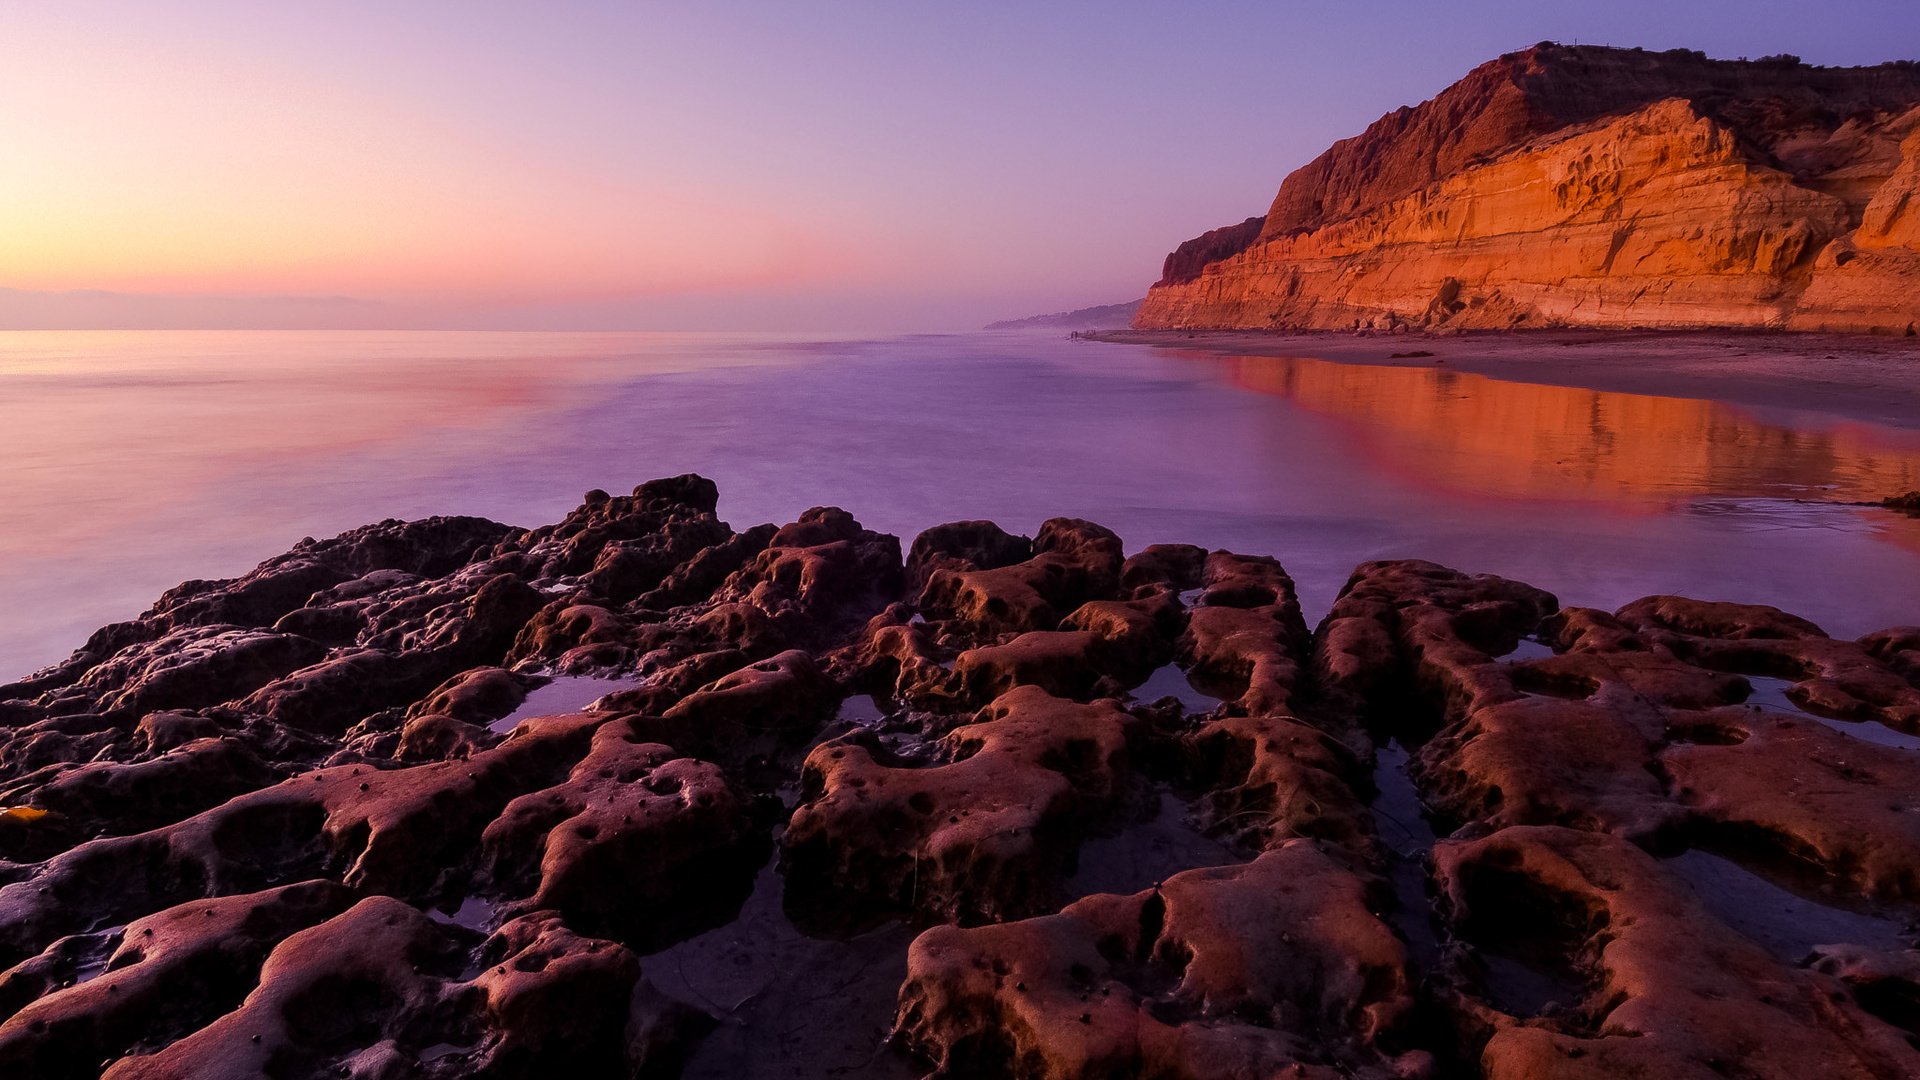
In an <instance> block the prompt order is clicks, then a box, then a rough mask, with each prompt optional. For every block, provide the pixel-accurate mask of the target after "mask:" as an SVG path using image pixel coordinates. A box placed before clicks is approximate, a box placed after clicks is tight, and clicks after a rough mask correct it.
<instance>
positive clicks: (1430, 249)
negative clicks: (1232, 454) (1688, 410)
mask: <svg viewBox="0 0 1920 1080" xmlns="http://www.w3.org/2000/svg"><path fill="white" fill-rule="evenodd" d="M1916 177H1920V67H1916V66H1914V65H1913V64H1910V63H1897V64H1885V65H1881V66H1879V67H1873V68H1845V69H1838V68H1819V67H1810V66H1808V65H1805V64H1801V63H1800V62H1798V61H1797V60H1795V59H1794V58H1792V57H1775V58H1768V59H1764V60H1759V61H1752V62H1748V61H1716V60H1708V59H1706V58H1705V57H1703V56H1701V55H1700V54H1697V53H1690V52H1685V51H1674V52H1666V53H1649V52H1645V51H1643V50H1638V49H1610V48H1599V47H1591V46H1586V47H1571V48H1570V47H1564V46H1558V45H1552V44H1545V43H1543V44H1541V45H1539V46H1536V47H1534V48H1531V49H1528V50H1525V51H1523V52H1518V53H1512V54H1509V55H1507V56H1503V57H1501V58H1499V59H1498V60H1494V61H1492V62H1490V63H1488V64H1485V65H1483V66H1481V67H1479V68H1477V69H1475V70H1474V71H1473V72H1471V73H1470V74H1468V75H1467V76H1466V78H1464V79H1462V80H1461V81H1460V82H1458V83H1456V84H1454V85H1453V86H1451V87H1449V88H1448V89H1446V90H1445V91H1443V92H1442V93H1440V94H1439V95H1438V96H1436V97H1435V98H1433V99H1432V100H1430V101H1427V102H1424V103H1422V104H1420V105H1418V106H1415V107H1412V108H1402V109H1400V110H1398V111H1396V112H1393V113H1390V114H1388V115H1387V116H1385V117H1383V118H1381V119H1380V120H1379V121H1378V122H1376V123H1375V124H1373V126H1371V127H1369V128H1368V129H1367V130H1366V131H1365V132H1364V133H1363V134H1361V135H1359V136H1356V137H1354V138H1352V139H1347V140H1344V141H1342V142H1340V143H1337V144H1335V145H1334V146H1333V147H1332V148H1331V149H1329V150H1328V151H1327V152H1326V153H1325V154H1323V155H1321V156H1320V157H1319V158H1317V159H1315V160H1314V161H1313V162H1311V163H1310V164H1308V165H1306V166H1305V167H1303V168H1301V169H1300V170H1298V171H1297V172H1295V173H1293V174H1292V175H1291V176H1289V177H1287V179H1286V181H1285V182H1284V183H1283V184H1282V185H1281V187H1280V191H1279V194H1278V195H1276V196H1275V198H1274V201H1273V205H1272V207H1271V208H1270V209H1269V210H1268V212H1267V214H1266V216H1265V217H1264V218H1251V219H1248V220H1247V221H1246V222H1243V223H1241V224H1240V225H1235V226H1228V227H1225V228H1222V229H1216V230H1214V231H1212V232H1209V233H1207V234H1205V235H1204V236H1201V237H1198V238H1196V239H1194V240H1191V241H1188V242H1187V243H1185V244H1183V245H1181V246H1180V248H1179V249H1177V250H1176V251H1174V252H1173V253H1172V254H1171V255H1169V256H1168V257H1167V260H1166V266H1165V268H1164V272H1163V274H1162V276H1161V279H1160V281H1159V282H1158V283H1157V284H1155V285H1154V286H1153V288H1152V290H1151V291H1150V292H1149V293H1148V295H1147V298H1146V300H1145V301H1144V303H1143V304H1142V306H1141V308H1140V310H1139V312H1138V313H1137V315H1136V316H1135V320H1134V325H1135V326H1136V327H1141V328H1236V329H1349V328H1371V329H1405V328H1428V329H1432V328H1446V327H1455V328H1493V329H1507V328H1519V327H1524V328H1536V327H1555V326H1562V327H1566V326H1580V327H1742V328H1760V327H1766V328H1787V329H1797V330H1845V331H1866V332H1877V333H1903V334H1904V333H1912V332H1914V330H1915V327H1916V324H1917V323H1920V290H1916V288H1915V286H1916V285H1917V284H1920V231H1917V230H1920V200H1917V199H1916V198H1915V197H1914V196H1915V192H1916V190H1920V189H1917V188H1916V182H1917V181H1916Z"/></svg>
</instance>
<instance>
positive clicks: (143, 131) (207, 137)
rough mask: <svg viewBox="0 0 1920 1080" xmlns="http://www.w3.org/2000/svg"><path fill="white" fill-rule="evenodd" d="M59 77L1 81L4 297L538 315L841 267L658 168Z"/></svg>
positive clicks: (218, 76)
mask: <svg viewBox="0 0 1920 1080" xmlns="http://www.w3.org/2000/svg"><path fill="white" fill-rule="evenodd" d="M96 59H97V58H96ZM66 65H67V58H65V57H61V56H58V55H53V54H48V53H46V52H44V51H39V50H31V49H26V50H17V51H15V50H10V55H9V58H8V63H7V65H5V66H4V67H3V68H0V99H5V100H10V101H12V102H15V103H20V102H33V103H34V105H35V107H34V108H31V109H27V108H15V109H10V110H6V111H5V112H4V113H0V140H3V141H4V143H5V145H6V146H7V148H8V150H7V154H6V155H5V156H4V158H3V159H0V237H4V242H0V287H4V288H12V289H22V290H34V291H53V292H63V291H75V290H107V291H123V292H132V293H158V294H198V295H298V296H313V295H322V296H327V295H350V296H355V297H362V298H372V299H379V300H396V299H398V300H404V301H419V300H427V301H457V302H468V303H486V302H492V301H497V300H502V299H507V298H511V299H513V300H516V301H529V300H531V301H536V302H538V301H572V300H582V299H598V298H608V297H626V296H644V295H650V294H659V293H684V292H701V291H711V290H727V289H749V288H761V289H769V288H783V287H792V286H796V285H800V284H803V283H809V282H818V281H830V280H834V279H837V278H841V277H844V276H845V275H847V274H849V273H852V272H854V269H855V260H854V258H853V256H852V255H851V253H850V252H849V251H848V250H847V249H846V248H845V246H844V245H840V244H837V243H835V242H834V241H832V240H831V239H830V237H829V235H828V234H826V233H824V232H823V231H822V230H820V229H818V228H815V227H802V226H800V225H797V224H795V223H793V222H791V221H786V220H782V219H780V218H777V217H775V216H774V215H772V214H770V213H768V212H765V211H763V210H760V209H757V208H756V207H754V206H752V205H742V200H739V199H735V198H729V197H728V193H726V192H709V191H702V190H698V189H697V187H696V186H695V185H694V184H693V183H692V182H690V180H689V179H688V178H683V177H679V176H676V175H674V174H673V171H672V170H671V169H670V168H661V169H659V170H650V171H647V172H646V173H644V174H641V175H638V176H634V175H626V174H623V173H621V172H619V171H616V170H612V169H600V170H596V168H595V167H594V164H593V163H592V162H571V161H570V162H567V163H564V164H563V163H561V162H558V161H552V160H542V159H540V158H539V157H538V155H537V152H535V151H534V150H533V148H528V147H516V146H502V145H489V144H487V143H486V142H485V141H484V140H481V139H478V138H476V137H474V136H472V135H470V134H464V133H463V132H462V131H461V130H460V129H458V128H455V127H451V126H449V125H446V124H443V123H436V120H435V118H433V117H428V116H424V115H416V114H411V113H408V112H406V111H405V110H403V109H402V108H400V107H399V106H398V105H397V104H396V103H394V102H390V101H380V100H371V99H369V98H367V97H365V96H363V95H359V94H356V93H353V92H350V91H348V90H345V89H343V88H341V87H338V86H328V85H321V84H316V83H314V82H312V81H306V82H302V81H301V80H299V79H297V78H294V77H292V76H289V75H287V74H284V73H280V72H271V71H260V70H257V69H256V70H247V69H245V68H244V67H240V68H238V69H237V70H236V69H235V67H234V66H233V65H231V64H227V65H223V67H222V68H214V67H195V66H192V65H190V64H187V63H182V62H178V58H176V62H174V63H172V64H163V63H161V62H159V61H157V60H155V59H153V58H151V57H146V56H141V55H137V54H130V53H129V54H121V55H116V56H114V57H112V62H111V63H96V64H95V65H94V66H93V70H92V72H91V74H92V76H93V77H91V78H87V79H83V80H75V79H74V78H73V77H72V74H71V72H69V71H68V70H66ZM49 87H60V88H61V92H60V93H58V94H52V95H50V94H48V93H47V88H49Z"/></svg>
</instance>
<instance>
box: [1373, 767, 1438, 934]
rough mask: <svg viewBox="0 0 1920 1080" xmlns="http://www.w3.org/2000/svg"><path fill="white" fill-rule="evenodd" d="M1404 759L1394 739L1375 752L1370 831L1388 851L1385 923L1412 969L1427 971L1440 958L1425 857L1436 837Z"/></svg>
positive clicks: (1429, 853)
mask: <svg viewBox="0 0 1920 1080" xmlns="http://www.w3.org/2000/svg"><path fill="white" fill-rule="evenodd" d="M1407 759H1408V754H1407V748H1406V747H1404V746H1401V745H1400V740H1398V739H1391V740H1388V742H1387V744H1386V745H1385V746H1380V747H1376V748H1375V749H1374V765H1373V786H1374V790H1375V791H1376V792H1378V794H1376V795H1375V796H1374V800H1373V807H1372V809H1373V828H1374V831H1375V832H1376V833H1377V834H1379V836H1380V841H1381V843H1382V844H1383V845H1384V846H1385V847H1386V849H1387V879H1388V881H1389V882H1391V883H1392V885H1393V895H1394V899H1395V900H1396V901H1398V903H1396V904H1395V905H1394V910H1393V912H1392V915H1391V917H1390V918H1389V919H1388V920H1387V921H1388V922H1389V923H1390V924H1391V925H1392V926H1393V928H1394V929H1395V930H1398V931H1399V932H1400V936H1401V937H1402V938H1404V939H1406V942H1407V958H1408V959H1409V960H1410V961H1411V962H1412V963H1413V966H1414V967H1415V968H1416V969H1418V970H1427V969H1431V968H1432V967H1433V965H1434V964H1435V963H1437V962H1438V961H1439V959H1440V935H1439V932H1438V930H1436V929H1435V927H1434V923H1433V905H1432V904H1431V903H1429V902H1428V900H1427V858H1428V857H1429V855H1431V853H1432V852H1433V844H1434V841H1435V839H1437V838H1436V837H1435V836H1434V832H1433V826H1431V825H1429V824H1428V823H1427V811H1426V807H1425V805H1423V804H1422V803H1421V802H1420V793H1419V792H1418V791H1416V790H1414V786H1413V777H1411V776H1409V775H1408V774H1407Z"/></svg>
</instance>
